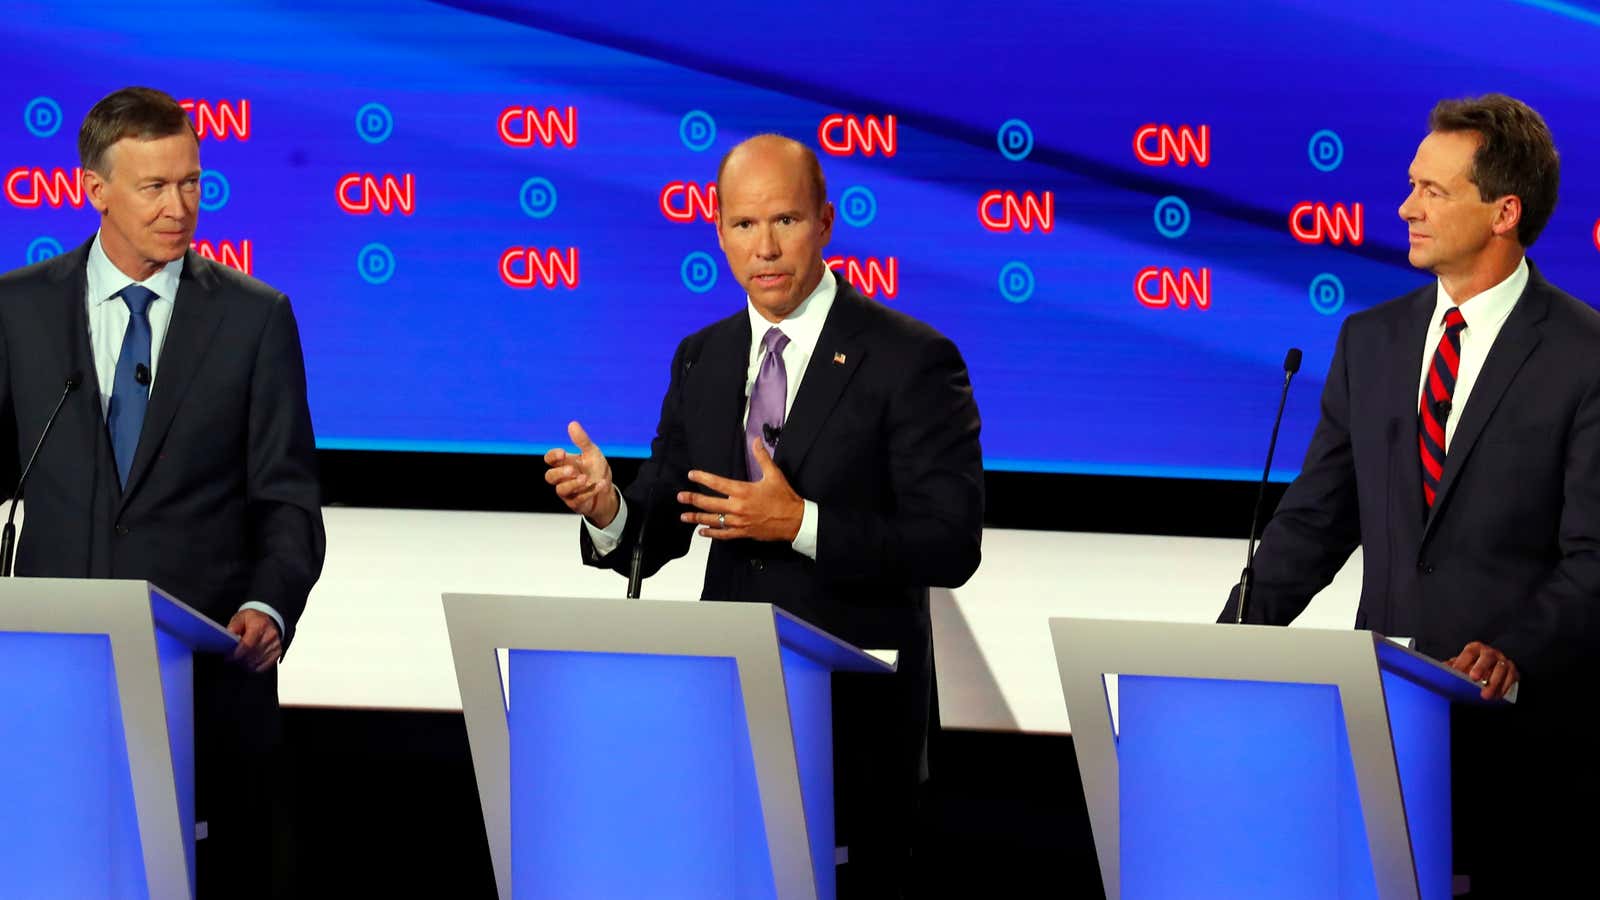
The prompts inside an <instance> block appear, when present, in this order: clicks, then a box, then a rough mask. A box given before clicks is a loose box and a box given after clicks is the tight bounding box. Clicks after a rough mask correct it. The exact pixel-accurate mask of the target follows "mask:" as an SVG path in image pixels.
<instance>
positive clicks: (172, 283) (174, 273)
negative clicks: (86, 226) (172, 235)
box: [87, 231, 183, 309]
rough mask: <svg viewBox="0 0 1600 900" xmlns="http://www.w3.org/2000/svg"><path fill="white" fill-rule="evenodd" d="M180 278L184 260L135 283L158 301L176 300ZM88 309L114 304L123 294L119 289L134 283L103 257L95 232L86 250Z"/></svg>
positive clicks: (175, 262) (98, 236) (181, 259)
mask: <svg viewBox="0 0 1600 900" xmlns="http://www.w3.org/2000/svg"><path fill="white" fill-rule="evenodd" d="M182 274H183V257H181V256H180V257H178V258H177V259H175V260H173V261H172V262H169V263H167V264H166V265H164V266H162V267H161V268H160V269H157V270H156V273H155V274H154V275H151V276H150V277H149V278H146V279H145V280H143V281H141V282H138V283H139V284H140V285H143V286H144V287H147V288H149V289H150V290H152V291H154V292H155V295H156V297H157V299H160V300H176V299H177V297H178V277H179V276H180V275H182ZM87 276H88V281H89V308H90V309H93V308H94V307H96V306H98V305H100V304H102V303H105V302H107V301H110V300H115V299H116V298H117V297H118V295H120V294H121V293H122V289H123V288H125V287H127V286H128V285H130V284H132V283H134V282H133V279H131V278H129V277H128V276H127V275H124V274H123V272H122V270H121V269H119V268H117V264H116V263H114V262H112V261H111V257H109V256H107V255H106V250H105V248H104V247H102V246H100V232H98V231H97V232H95V234H94V243H93V244H91V245H90V246H89V265H88V272H87Z"/></svg>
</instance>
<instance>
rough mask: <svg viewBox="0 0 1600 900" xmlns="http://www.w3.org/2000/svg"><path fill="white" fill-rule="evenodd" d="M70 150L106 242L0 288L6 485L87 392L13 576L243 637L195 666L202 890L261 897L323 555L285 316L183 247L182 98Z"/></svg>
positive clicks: (111, 109) (95, 112)
mask: <svg viewBox="0 0 1600 900" xmlns="http://www.w3.org/2000/svg"><path fill="white" fill-rule="evenodd" d="M78 148H79V154H80V156H81V157H82V163H83V192H84V195H85V196H86V197H87V198H88V201H89V203H90V204H91V205H92V206H93V207H94V210H95V212H96V213H97V214H98V215H99V223H98V226H99V227H98V230H97V231H96V233H95V234H94V235H93V236H92V237H91V238H90V239H89V240H88V241H86V242H84V243H83V245H81V246H80V247H78V248H77V249H76V250H73V251H71V252H70V253H66V254H63V255H61V256H57V257H55V258H53V259H48V260H45V261H44V262H40V263H36V264H34V265H31V266H28V267H27V268H24V269H19V270H17V271H14V272H10V273H7V274H5V275H3V276H0V426H3V427H4V428H5V429H6V430H7V431H9V432H11V434H10V437H11V438H12V440H8V441H5V445H6V451H7V452H6V454H5V456H6V460H7V462H9V463H11V464H12V466H11V467H12V469H13V473H14V472H15V463H16V461H17V459H27V453H28V451H30V450H31V449H32V447H33V446H34V444H35V443H37V442H38V440H39V437H40V434H41V432H42V430H43V428H44V425H45V422H46V420H48V418H49V416H50V412H51V410H52V409H53V408H54V407H55V404H56V402H57V400H58V399H59V398H60V397H61V395H62V385H63V384H64V383H65V382H66V380H67V379H68V376H69V375H73V374H75V373H76V374H78V375H80V376H81V377H82V385H81V387H79V388H77V389H76V390H73V391H71V392H70V393H69V395H68V396H67V398H66V402H65V405H64V406H63V407H62V409H61V415H60V418H59V419H58V420H57V422H56V424H55V428H54V430H53V431H51V433H50V435H49V438H50V439H49V441H48V443H47V444H46V445H45V446H44V447H43V448H42V449H41V451H40V453H39V455H38V460H37V462H36V463H35V466H34V469H33V471H32V473H31V474H30V475H29V478H28V490H27V522H26V525H25V527H24V528H23V531H22V537H21V544H20V545H19V547H18V550H17V566H16V569H17V573H18V574H20V575H36V576H50V577H60V578H131V579H143V580H148V581H151V582H153V583H155V584H156V585H158V586H160V587H161V588H163V589H165V590H167V591H169V592H171V594H172V595H173V596H175V597H177V598H178V599H180V600H182V601H183V602H185V603H187V604H189V605H190V606H192V607H194V608H195V609H197V610H198V611H200V612H201V613H203V614H205V615H207V616H209V617H211V618H212V619H214V620H215V621H216V622H217V623H219V624H221V625H223V626H225V627H226V628H227V629H228V630H229V631H231V632H233V633H234V634H236V635H238V636H239V646H238V649H237V650H236V651H235V652H234V653H233V654H232V658H231V659H222V658H217V657H209V656H204V655H202V656H199V657H197V658H196V660H195V664H194V705H195V766H196V773H195V774H196V816H197V819H198V820H199V821H202V822H204V823H206V837H205V838H204V839H202V840H200V841H199V842H198V844H197V848H196V851H197V853H196V866H197V870H198V895H199V897H201V898H216V897H228V898H240V897H266V896H271V892H272V888H273V884H272V882H273V878H272V876H273V866H272V864H271V861H272V844H273V839H274V824H275V816H274V807H275V806H276V805H278V804H279V803H280V796H281V789H280V786H279V783H278V778H277V770H278V747H279V743H280V741H281V735H280V724H279V712H278V694H277V684H278V682H277V669H276V666H277V663H278V660H279V658H280V657H281V656H282V654H283V652H284V649H285V648H287V647H288V646H289V643H290V641H291V640H292V638H293V637H294V630H295V624H296V622H298V621H299V618H300V613H301V612H302V611H303V610H304V609H305V604H306V597H307V595H308V594H309V593H310V591H311V586H312V585H313V584H314V583H315V582H316V580H317V576H318V575H319V574H320V572H321V570H322V559H323V551H324V536H323V528H322V512H321V496H320V489H319V487H318V482H317V470H316V456H315V442H314V439H313V437H312V431H311V414H310V411H309V409H308V408H307V405H306V385H305V366H304V363H303V360H302V358H301V352H300V338H299V333H298V331H297V329H296V326H295V319H294V313H293V312H292V311H291V310H290V308H289V301H288V299H287V298H286V297H284V295H283V294H281V293H279V292H278V291H276V290H273V289H272V288H270V287H268V286H267V285H265V284H262V283H261V282H259V281H257V280H255V279H254V278H251V277H249V276H248V275H244V274H242V273H239V272H236V271H234V270H232V269H229V268H226V267H224V266H221V265H218V264H217V263H214V262H211V261H209V260H207V259H204V258H202V257H200V256H199V255H197V254H195V253H194V252H193V251H191V250H190V247H189V244H190V241H191V240H193V238H194V230H195V222H196V219H197V216H198V210H199V199H200V148H199V140H198V138H197V137H196V135H195V132H194V129H193V127H192V126H191V124H190V122H189V119H188V116H187V114H186V113H185V112H184V110H183V108H182V107H181V106H179V105H178V103H177V102H176V101H174V100H173V99H172V98H171V97H169V96H167V95H166V94H164V93H161V92H160V91H156V90H151V89H149V88H124V89H122V90H119V91H116V92H115V93H112V94H110V95H109V96H107V97H105V98H104V99H102V100H101V101H99V102H98V103H96V104H95V105H94V107H93V108H92V109H91V110H89V114H88V116H87V117H86V118H85V119H84V122H83V127H82V130H81V132H80V134H79V138H78ZM13 447H14V448H15V450H16V456H14V457H13V456H11V454H10V450H11V449H12V448H13ZM14 481H15V478H14V477H12V478H11V479H10V480H9V481H6V483H12V482H14Z"/></svg>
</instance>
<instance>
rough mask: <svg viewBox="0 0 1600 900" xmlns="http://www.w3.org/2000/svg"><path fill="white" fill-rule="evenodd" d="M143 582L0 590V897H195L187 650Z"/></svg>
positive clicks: (210, 632) (184, 610)
mask: <svg viewBox="0 0 1600 900" xmlns="http://www.w3.org/2000/svg"><path fill="white" fill-rule="evenodd" d="M236 642H237V639H236V638H235V637H234V636H233V635H231V634H229V633H228V632H227V631H226V630H224V629H222V628H220V627H218V626H217V625H216V624H215V623H213V622H211V621H210V620H209V619H207V618H205V617H204V616H202V615H200V614H199V613H197V612H195V611H194V610H192V609H190V608H189V607H187V606H185V605H183V604H182V603H180V602H178V601H177V600H174V599H173V598H171V597H169V596H167V595H166V594H164V593H162V592H161V590H160V589H158V588H156V587H154V586H152V585H150V584H148V583H146V582H143V581H105V580H89V579H55V578H12V579H7V580H4V581H0V897H26V898H29V900H53V898H62V900H66V898H72V900H78V898H83V897H105V898H114V900H166V898H177V897H192V896H194V889H193V884H194V829H195V823H194V703H193V670H192V668H191V658H190V655H191V654H192V653H194V652H213V653H222V652H226V651H229V650H232V648H233V646H234V644H235V643H236Z"/></svg>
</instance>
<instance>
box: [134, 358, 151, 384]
mask: <svg viewBox="0 0 1600 900" xmlns="http://www.w3.org/2000/svg"><path fill="white" fill-rule="evenodd" d="M133 383H134V384H142V385H144V386H146V387H148V386H149V385H150V367H149V366H147V365H145V364H144V363H139V364H138V365H136V366H134V367H133Z"/></svg>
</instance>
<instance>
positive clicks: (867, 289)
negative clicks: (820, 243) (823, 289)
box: [823, 256, 900, 300]
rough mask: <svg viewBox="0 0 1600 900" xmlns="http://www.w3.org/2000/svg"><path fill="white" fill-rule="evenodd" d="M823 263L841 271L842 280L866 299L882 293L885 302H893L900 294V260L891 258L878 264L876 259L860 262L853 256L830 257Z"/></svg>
mask: <svg viewBox="0 0 1600 900" xmlns="http://www.w3.org/2000/svg"><path fill="white" fill-rule="evenodd" d="M823 262H825V263H827V265H828V268H830V269H833V270H834V271H836V272H839V271H842V272H843V273H844V280H845V281H848V282H850V283H851V284H853V285H855V286H856V290H858V291H860V292H861V293H863V294H866V295H867V296H868V297H876V296H878V294H879V292H882V293H883V298H884V299H885V300H893V299H894V298H895V295H896V294H899V293H900V260H899V259H898V258H896V257H893V256H891V257H889V258H888V259H886V260H883V261H881V262H880V261H879V260H878V259H876V258H868V259H865V260H861V259H857V258H856V257H854V256H830V257H828V258H827V259H826V260H823Z"/></svg>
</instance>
